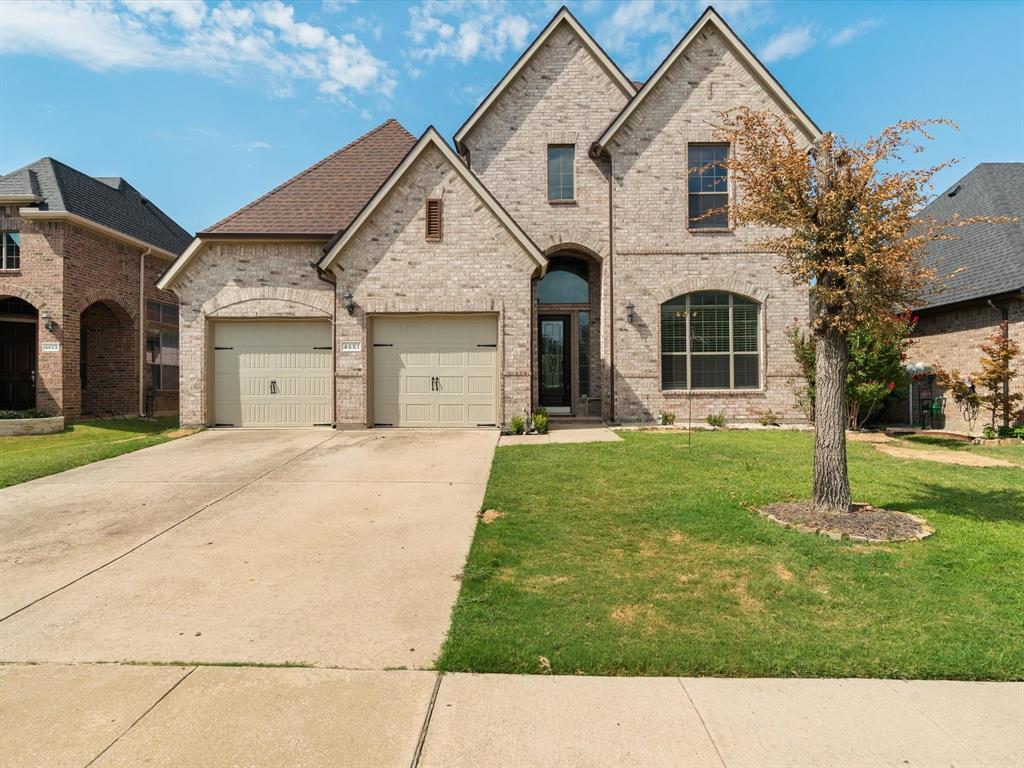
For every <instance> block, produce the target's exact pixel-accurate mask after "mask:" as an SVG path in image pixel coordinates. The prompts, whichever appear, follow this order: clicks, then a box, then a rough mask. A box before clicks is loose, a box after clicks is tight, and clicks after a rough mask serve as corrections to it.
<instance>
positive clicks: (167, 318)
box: [160, 304, 178, 325]
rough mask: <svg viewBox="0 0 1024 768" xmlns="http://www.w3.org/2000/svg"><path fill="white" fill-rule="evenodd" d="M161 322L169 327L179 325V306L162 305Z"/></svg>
mask: <svg viewBox="0 0 1024 768" xmlns="http://www.w3.org/2000/svg"><path fill="white" fill-rule="evenodd" d="M160 322H162V323H166V324H167V325H177V324H178V305H177V304H161V305H160Z"/></svg>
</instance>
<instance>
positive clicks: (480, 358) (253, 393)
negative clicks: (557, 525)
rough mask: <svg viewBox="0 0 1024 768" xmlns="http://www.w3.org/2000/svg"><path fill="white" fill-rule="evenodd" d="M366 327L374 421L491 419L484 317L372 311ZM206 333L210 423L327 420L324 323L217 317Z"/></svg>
mask: <svg viewBox="0 0 1024 768" xmlns="http://www.w3.org/2000/svg"><path fill="white" fill-rule="evenodd" d="M370 333H371V339H372V344H373V346H372V348H371V350H370V356H369V363H370V372H369V374H370V377H371V380H370V385H369V391H370V403H369V404H368V405H369V409H370V415H371V422H372V423H373V424H377V425H389V426H396V427H475V426H482V425H493V424H495V422H496V420H497V414H496V411H497V339H498V331H497V320H496V318H495V317H494V316H493V315H401V316H398V315H396V316H377V317H374V318H373V319H372V321H371V327H370ZM213 341H214V351H213V361H212V362H213V387H214V389H213V396H212V401H213V402H212V406H213V421H214V423H215V424H217V425H224V426H229V425H230V426H238V427H301V426H316V425H323V424H330V423H331V421H332V419H331V385H332V382H331V378H332V365H331V354H332V351H331V349H332V345H331V325H330V323H328V322H323V321H304V320H265V321H247V320H245V321H243V320H239V321H221V322H217V323H215V324H214V325H213ZM341 354H343V355H346V354H353V353H350V352H342V353H341Z"/></svg>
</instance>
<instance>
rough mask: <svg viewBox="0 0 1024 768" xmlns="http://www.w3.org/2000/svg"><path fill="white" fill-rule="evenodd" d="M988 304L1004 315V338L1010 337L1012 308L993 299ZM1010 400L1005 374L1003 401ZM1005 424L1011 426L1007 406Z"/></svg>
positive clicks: (1004, 417) (1008, 385)
mask: <svg viewBox="0 0 1024 768" xmlns="http://www.w3.org/2000/svg"><path fill="white" fill-rule="evenodd" d="M988 305H989V306H990V307H992V309H994V310H996V311H997V312H999V313H1000V314H1001V315H1002V316H1003V322H1002V326H1003V338H1004V339H1008V338H1010V308H1009V307H1000V306H998V305H997V304H996V303H995V302H993V301H992V299H989V300H988ZM1009 400H1010V379H1009V377H1008V376H1004V377H1003V402H1004V403H1007V402H1009ZM1003 426H1004V427H1008V426H1010V409H1009V408H1007V407H1005V406H1004V407H1003Z"/></svg>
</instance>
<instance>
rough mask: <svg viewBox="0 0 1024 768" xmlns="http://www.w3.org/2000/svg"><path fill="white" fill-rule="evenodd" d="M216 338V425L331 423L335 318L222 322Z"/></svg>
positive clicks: (214, 416)
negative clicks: (328, 321) (330, 319)
mask: <svg viewBox="0 0 1024 768" xmlns="http://www.w3.org/2000/svg"><path fill="white" fill-rule="evenodd" d="M213 337H214V352H213V373H214V389H213V421H214V423H215V424H217V425H221V426H235V427H309V426H315V425H330V423H331V325H330V323H326V322H319V321H314V322H309V321H304V320H276V321H266V320H260V321H255V320H254V321H222V322H219V323H215V324H214V326H213Z"/></svg>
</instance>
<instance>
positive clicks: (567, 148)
mask: <svg viewBox="0 0 1024 768" xmlns="http://www.w3.org/2000/svg"><path fill="white" fill-rule="evenodd" d="M575 160H576V147H574V146H573V145H572V144H551V145H549V146H548V200H549V201H551V202H564V201H571V200H575V199H576V188H575V179H574V177H573V164H574V163H575Z"/></svg>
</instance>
